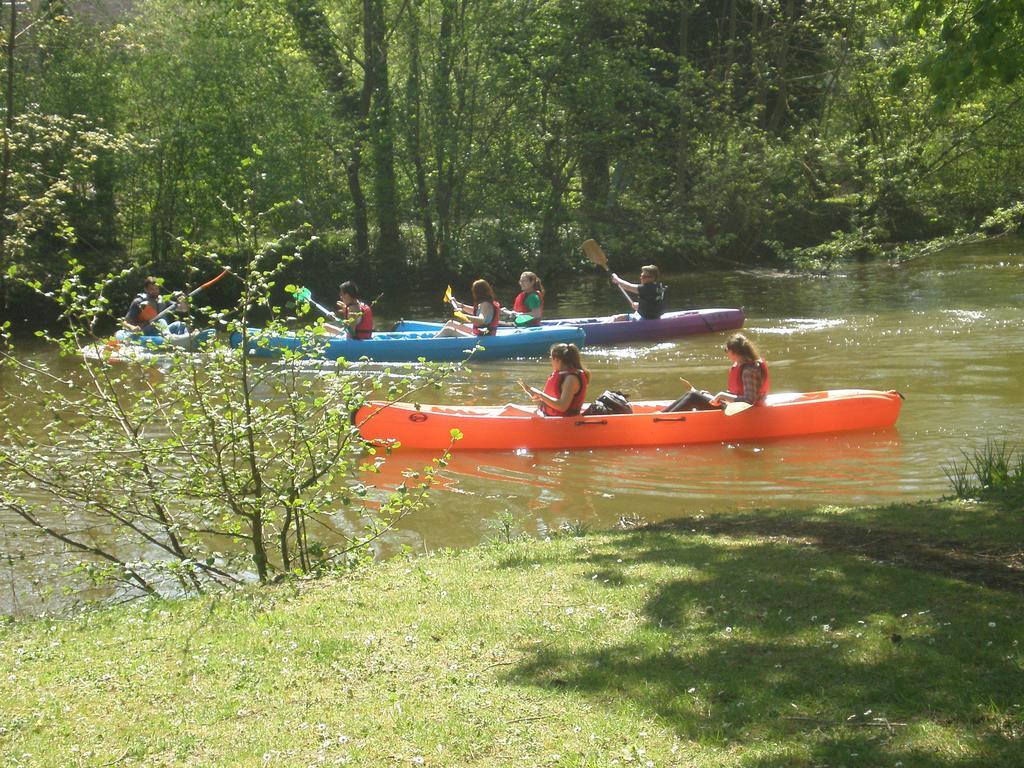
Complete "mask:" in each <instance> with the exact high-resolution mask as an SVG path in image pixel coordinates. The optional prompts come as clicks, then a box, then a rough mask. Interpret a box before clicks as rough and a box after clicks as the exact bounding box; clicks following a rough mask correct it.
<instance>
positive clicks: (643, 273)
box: [640, 264, 661, 280]
mask: <svg viewBox="0 0 1024 768" xmlns="http://www.w3.org/2000/svg"><path fill="white" fill-rule="evenodd" d="M660 274H661V273H660V272H659V271H658V268H657V267H656V266H654V265H653V264H647V265H646V266H643V267H640V277H649V278H651V279H652V280H657V279H658V276H659V275H660Z"/></svg>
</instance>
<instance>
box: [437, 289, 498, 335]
mask: <svg viewBox="0 0 1024 768" xmlns="http://www.w3.org/2000/svg"><path fill="white" fill-rule="evenodd" d="M472 293H473V301H474V302H476V304H475V306H470V305H469V304H463V303H462V302H461V301H457V300H456V299H452V309H454V310H455V311H456V312H458V313H460V314H461V315H462V316H463V317H465V318H466V320H467V321H468V322H459V321H458V320H449V321H448V322H447V323H445V324H444V326H443V327H442V328H441V330H440V331H438V332H437V333H436V334H435V336H490V335H491V334H493V333H494V332H495V331H497V330H498V321H499V320H500V319H501V314H500V311H501V304H499V303H498V300H497V299H496V298H494V289H492V288H491V284H490V283H488V282H487V281H486V280H477V281H476V282H475V283H473V288H472Z"/></svg>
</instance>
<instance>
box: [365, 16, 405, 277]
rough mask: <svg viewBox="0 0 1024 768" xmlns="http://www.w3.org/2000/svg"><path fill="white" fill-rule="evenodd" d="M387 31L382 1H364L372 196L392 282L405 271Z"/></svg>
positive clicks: (383, 258) (383, 267)
mask: <svg viewBox="0 0 1024 768" xmlns="http://www.w3.org/2000/svg"><path fill="white" fill-rule="evenodd" d="M386 32H387V30H386V29H385V25H384V2H383V0H363V48H364V51H363V58H364V61H365V67H366V84H367V87H366V92H367V95H368V97H369V99H368V104H367V106H368V112H367V115H366V118H367V128H368V131H367V132H368V136H369V141H370V147H371V157H372V159H373V192H374V198H375V199H374V204H375V211H376V214H377V230H378V233H379V238H380V240H379V250H378V260H379V262H380V268H381V271H382V272H383V274H385V275H386V276H387V277H388V278H389V279H393V278H394V277H396V276H397V275H398V274H400V273H401V271H403V269H402V268H403V262H404V259H403V254H402V241H401V236H400V234H399V230H398V204H397V186H398V185H397V182H396V180H395V142H394V128H393V126H392V122H391V88H390V84H389V80H390V78H389V76H388V49H387V35H386Z"/></svg>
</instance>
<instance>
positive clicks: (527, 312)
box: [501, 272, 544, 328]
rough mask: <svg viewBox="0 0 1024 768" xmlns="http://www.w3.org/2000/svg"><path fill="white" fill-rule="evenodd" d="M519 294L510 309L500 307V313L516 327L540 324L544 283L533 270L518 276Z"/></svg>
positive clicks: (542, 310)
mask: <svg viewBox="0 0 1024 768" xmlns="http://www.w3.org/2000/svg"><path fill="white" fill-rule="evenodd" d="M519 288H520V289H521V290H520V292H519V295H518V296H516V300H515V303H514V304H513V305H512V309H504V308H503V309H502V310H501V314H502V315H503V316H504V317H507V318H509V319H510V320H512V323H513V325H515V326H516V327H517V328H531V327H534V326H538V325H540V320H541V318H542V317H543V316H544V284H543V283H541V281H540V278H539V277H537V275H535V274H534V273H533V272H523V274H521V275H520V276H519Z"/></svg>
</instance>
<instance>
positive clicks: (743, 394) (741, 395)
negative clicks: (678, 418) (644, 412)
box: [665, 333, 768, 415]
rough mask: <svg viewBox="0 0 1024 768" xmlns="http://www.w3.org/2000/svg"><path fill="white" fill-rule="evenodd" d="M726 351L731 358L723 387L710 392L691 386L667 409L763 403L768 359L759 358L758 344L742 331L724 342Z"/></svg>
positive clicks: (677, 409) (766, 386) (713, 408)
mask: <svg viewBox="0 0 1024 768" xmlns="http://www.w3.org/2000/svg"><path fill="white" fill-rule="evenodd" d="M725 351H726V354H727V355H729V359H730V360H731V361H732V367H731V368H730V369H729V383H728V385H727V387H726V390H725V391H724V392H719V393H718V394H717V395H712V394H711V393H710V392H704V391H701V390H697V389H691V390H690V391H689V392H687V393H686V394H685V395H683V396H682V397H680V398H679V399H678V400H676V401H675V402H674V403H672V404H671V405H669V406H668V407H667V408H666V409H665V411H666V412H671V411H710V410H715V409H716V408H723V407H725V406H726V405H728V404H729V403H746V404H747V405H763V404H764V399H765V397H766V396H767V395H768V363H766V362H765V361H764V360H763V359H762V357H761V354H760V353H759V352H758V351H757V347H755V346H754V345H753V344H752V343H751V342H750V340H749V339H748V338H747V337H746V336H744V335H743V334H742V333H736V334H733V335H732V336H731V337H730V338H729V340H728V341H727V342H725ZM726 415H728V413H727V414H726Z"/></svg>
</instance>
